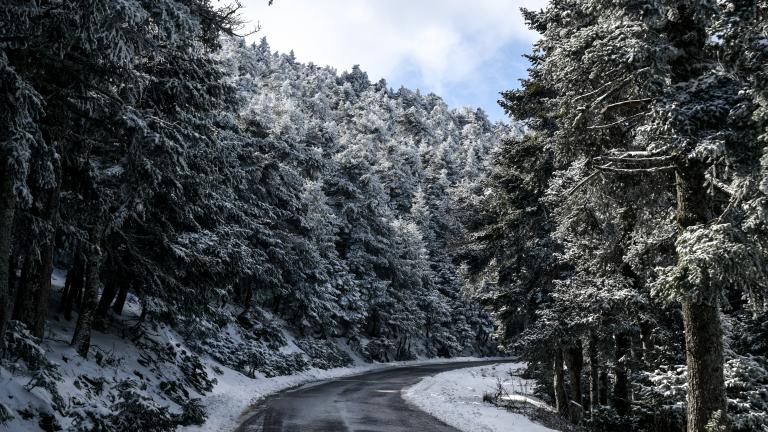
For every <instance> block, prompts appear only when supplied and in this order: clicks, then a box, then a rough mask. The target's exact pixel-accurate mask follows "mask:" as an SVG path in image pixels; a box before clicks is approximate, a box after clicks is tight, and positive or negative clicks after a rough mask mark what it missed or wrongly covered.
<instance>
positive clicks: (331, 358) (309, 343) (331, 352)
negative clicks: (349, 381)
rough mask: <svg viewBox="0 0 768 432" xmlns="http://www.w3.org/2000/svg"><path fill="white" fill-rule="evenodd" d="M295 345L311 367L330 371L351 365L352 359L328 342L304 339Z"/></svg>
mask: <svg viewBox="0 0 768 432" xmlns="http://www.w3.org/2000/svg"><path fill="white" fill-rule="evenodd" d="M296 345H298V347H299V348H301V350H302V351H304V352H305V353H306V354H307V355H308V356H309V358H310V363H311V364H312V367H316V368H318V369H331V368H337V367H345V366H349V365H351V364H352V357H350V356H349V354H347V353H346V352H344V351H342V350H341V349H340V348H339V347H338V346H337V345H336V344H334V343H333V342H331V341H329V340H323V339H312V338H305V339H299V340H297V341H296Z"/></svg>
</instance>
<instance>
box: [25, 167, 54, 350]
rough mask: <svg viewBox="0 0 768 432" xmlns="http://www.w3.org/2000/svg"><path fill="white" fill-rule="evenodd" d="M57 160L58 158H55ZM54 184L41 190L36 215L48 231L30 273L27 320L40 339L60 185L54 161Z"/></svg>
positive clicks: (49, 292) (48, 298) (47, 299)
mask: <svg viewBox="0 0 768 432" xmlns="http://www.w3.org/2000/svg"><path fill="white" fill-rule="evenodd" d="M55 161H58V159H55ZM53 169H54V176H55V181H56V183H55V185H54V186H53V187H51V188H48V189H45V190H44V191H41V193H40V195H41V197H42V198H43V199H44V201H43V203H42V204H43V206H42V208H41V210H40V211H39V212H38V213H39V214H38V216H39V217H40V218H41V219H43V220H45V221H47V222H48V224H49V231H48V233H47V235H46V237H45V241H44V242H43V243H42V244H41V245H40V262H39V263H38V265H37V266H36V270H37V271H36V272H35V273H34V274H33V275H30V280H31V282H32V285H31V288H32V290H31V294H32V317H31V320H30V321H29V322H28V324H29V326H30V327H31V328H32V334H33V335H35V336H36V337H39V338H41V339H42V337H43V336H44V335H45V323H46V321H47V319H48V306H49V305H48V303H49V302H50V299H51V273H53V250H54V247H55V243H56V229H57V227H58V214H59V189H60V185H61V165H60V164H59V163H58V162H55V163H54V168H53Z"/></svg>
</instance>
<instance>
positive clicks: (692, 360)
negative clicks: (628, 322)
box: [676, 161, 727, 432]
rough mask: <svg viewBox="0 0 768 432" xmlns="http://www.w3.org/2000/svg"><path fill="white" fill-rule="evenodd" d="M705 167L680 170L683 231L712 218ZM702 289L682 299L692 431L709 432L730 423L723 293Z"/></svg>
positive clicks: (695, 163) (696, 164) (679, 216)
mask: <svg viewBox="0 0 768 432" xmlns="http://www.w3.org/2000/svg"><path fill="white" fill-rule="evenodd" d="M705 170H706V165H705V164H704V163H702V162H698V161H686V164H685V166H683V167H680V168H679V169H678V170H677V171H676V180H677V182H676V186H677V223H678V226H679V228H680V230H683V229H685V228H687V227H690V226H693V225H697V224H703V223H706V222H708V221H709V219H711V214H710V212H709V208H710V206H709V203H708V202H707V200H708V195H707V194H706V191H705V189H704V181H705V176H704V173H705ZM699 290H700V297H699V298H698V299H690V298H688V299H685V300H683V302H682V303H683V326H684V328H685V351H686V365H687V369H688V395H687V401H688V418H687V420H688V432H705V431H706V429H707V425H708V423H709V424H712V425H713V426H718V427H724V426H725V425H726V424H727V415H726V414H727V411H726V410H727V403H726V398H725V378H724V375H723V362H724V360H723V330H722V325H721V323H720V304H719V298H720V293H719V292H718V291H716V290H715V289H711V290H706V288H705V287H703V286H702V287H699ZM707 291H711V292H707Z"/></svg>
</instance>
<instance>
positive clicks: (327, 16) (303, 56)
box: [242, 0, 547, 91]
mask: <svg viewBox="0 0 768 432" xmlns="http://www.w3.org/2000/svg"><path fill="white" fill-rule="evenodd" d="M546 3H547V2H546V1H545V0H474V1H473V0H410V1H409V0H275V4H274V5H273V6H267V0H245V1H243V5H244V9H243V11H242V12H243V13H242V17H243V18H245V19H247V20H249V21H250V22H251V25H252V26H253V25H255V24H256V23H257V22H258V23H260V24H261V27H262V30H261V31H260V32H259V33H258V34H256V35H254V36H253V37H254V38H260V37H261V36H266V37H267V40H269V43H270V45H271V46H272V48H273V49H276V50H278V51H281V52H287V51H289V50H291V49H292V50H294V53H295V54H296V57H297V58H298V59H299V60H300V61H305V62H309V61H312V62H314V63H315V64H319V65H326V64H327V65H331V66H333V67H335V68H337V69H339V70H346V69H349V68H350V67H351V66H352V65H354V64H360V65H361V67H362V68H363V70H366V71H367V72H368V74H369V76H370V77H371V79H372V80H377V79H378V78H381V77H384V78H392V77H396V76H402V74H403V73H404V72H403V70H404V69H408V70H409V71H410V73H414V72H415V73H417V74H420V79H421V81H422V82H424V83H425V84H426V85H427V86H428V87H429V89H430V90H436V91H439V90H440V89H442V88H444V86H446V85H447V84H449V83H459V82H462V81H464V80H467V79H469V77H471V76H472V75H473V74H474V73H475V72H476V71H477V68H478V67H479V65H480V64H481V63H482V62H483V61H486V60H488V59H490V58H491V57H492V56H493V55H494V53H496V52H497V51H498V50H499V49H501V47H503V46H505V45H507V44H509V43H515V42H517V43H529V42H532V41H533V40H535V38H536V35H535V33H533V32H531V31H530V30H528V29H527V28H526V26H525V24H524V22H523V18H522V16H521V14H520V11H519V8H520V7H521V6H524V7H527V8H529V9H539V8H541V7H544V6H545V5H546Z"/></svg>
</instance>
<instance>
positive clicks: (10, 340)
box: [5, 321, 55, 371]
mask: <svg viewBox="0 0 768 432" xmlns="http://www.w3.org/2000/svg"><path fill="white" fill-rule="evenodd" d="M5 343H6V347H7V350H6V355H7V356H8V360H10V361H11V363H14V366H22V365H21V364H20V363H18V362H19V360H21V361H23V362H24V367H25V368H26V370H28V371H38V370H43V369H48V370H51V371H52V370H54V369H55V365H53V364H52V363H51V362H50V361H48V359H47V358H46V357H45V350H43V348H41V347H40V339H38V338H36V337H34V336H32V333H30V331H29V330H28V329H27V327H26V326H25V325H24V324H23V323H22V322H21V321H11V322H10V323H9V325H8V331H7V332H6V334H5ZM12 367H13V366H12Z"/></svg>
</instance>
